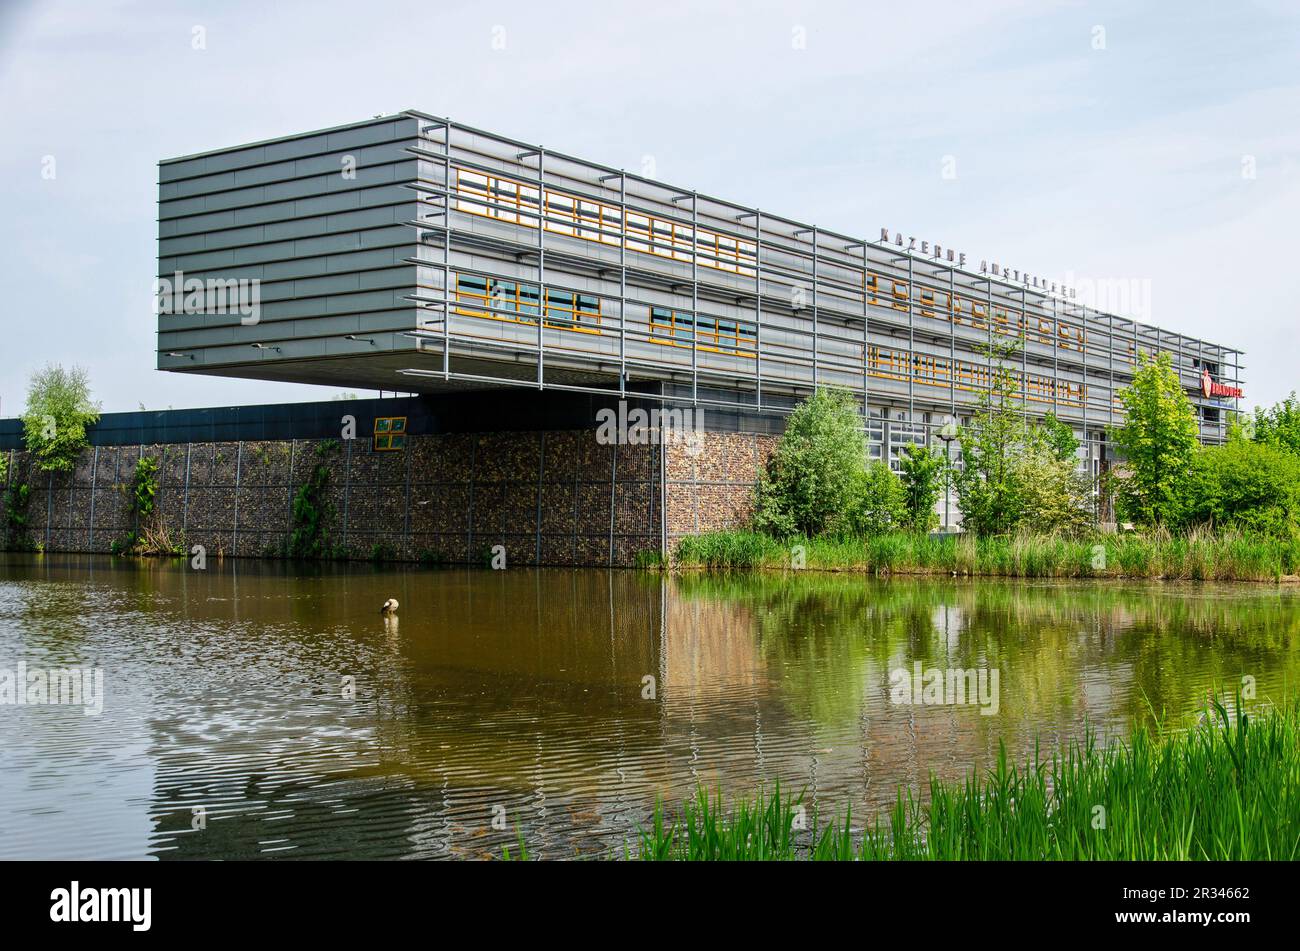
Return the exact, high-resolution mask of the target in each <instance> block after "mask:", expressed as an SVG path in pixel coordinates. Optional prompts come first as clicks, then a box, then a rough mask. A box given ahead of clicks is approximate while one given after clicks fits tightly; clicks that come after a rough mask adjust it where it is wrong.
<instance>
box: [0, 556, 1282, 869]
mask: <svg viewBox="0 0 1300 951" xmlns="http://www.w3.org/2000/svg"><path fill="white" fill-rule="evenodd" d="M389 597H395V598H397V599H398V600H399V601H400V602H401V609H400V614H399V616H398V619H397V620H396V621H388V620H385V619H384V618H382V617H381V616H380V615H379V613H378V609H379V606H380V605H381V604H382V603H383V602H384V600H385V599H386V598H389ZM1298 632H1300V600H1298V599H1297V593H1296V592H1294V591H1293V590H1292V589H1290V588H1277V587H1273V586H1258V587H1256V586H1241V587H1226V586H1173V585H1157V584H1143V585H1127V584H1115V583H1111V582H1089V583H1087V584H1064V583H1029V582H1007V581H960V582H959V581H955V580H949V579H942V580H889V581H882V580H873V579H866V578H861V577H856V576H849V575H816V574H807V573H797V574H792V575H787V576H773V575H766V576H756V577H745V576H724V577H704V576H686V577H680V578H661V577H659V576H658V575H652V574H644V573H638V572H631V571H600V570H576V569H575V570H569V569H552V570H521V571H501V572H494V571H480V570H474V571H470V570H459V569H458V570H445V571H421V570H415V569H409V570H408V569H400V568H383V569H381V568H374V567H370V566H333V565H331V566H322V567H319V568H317V567H313V566H305V567H304V566H297V567H293V566H286V565H282V564H278V563H274V562H254V561H235V560H225V561H210V562H209V563H208V568H207V570H206V571H194V570H191V569H190V568H189V566H188V564H187V563H185V562H183V561H179V560H177V561H163V560H139V561H136V560H114V559H108V558H101V557H95V556H67V555H50V556H44V557H40V556H26V555H3V554H0V669H9V670H13V669H15V668H16V667H17V664H18V663H19V662H25V663H26V664H27V665H28V667H29V668H43V669H57V668H63V667H68V666H74V665H80V666H98V667H100V668H102V669H103V671H104V676H105V685H106V697H105V703H104V711H103V713H102V714H101V715H99V716H87V715H85V714H84V712H83V711H82V710H81V709H80V708H78V707H73V706H54V705H46V706H35V705H32V706H29V705H8V706H0V760H2V762H0V858H74V857H76V858H95V859H99V858H113V859H121V858H125V859H136V858H160V859H165V858H203V859H207V858H250V857H268V858H269V857H304V858H306V857H312V858H323V857H343V858H438V857H479V856H489V855H497V854H500V850H501V847H502V845H504V844H509V843H513V841H514V838H515V836H516V830H518V831H519V832H522V834H523V836H524V838H525V840H526V841H527V842H528V844H529V847H530V850H532V851H533V852H534V853H538V854H541V855H544V856H548V857H565V856H571V855H574V854H579V853H591V852H602V851H604V850H606V849H608V848H610V847H621V845H622V843H623V842H624V841H629V840H632V839H633V838H634V837H635V833H636V828H637V825H638V824H641V823H644V822H645V821H646V819H647V816H648V815H649V813H650V811H651V810H652V808H653V806H654V803H655V801H656V799H660V798H662V799H664V800H668V801H674V800H677V799H679V798H680V797H682V796H684V795H687V794H689V793H690V792H691V791H692V790H693V789H694V788H695V787H696V785H697V784H698V783H704V784H706V785H708V786H710V787H719V788H721V789H722V791H723V792H724V794H727V795H733V794H748V793H750V792H752V791H753V790H754V789H755V788H756V787H758V786H759V785H760V784H770V783H771V782H772V781H773V780H778V779H779V780H780V781H781V783H782V785H783V786H784V787H786V788H790V789H794V790H805V791H806V798H807V801H808V802H809V803H810V805H812V806H814V807H816V808H817V809H819V810H821V811H823V812H836V811H840V810H842V809H843V808H844V807H845V806H848V805H851V806H852V807H853V809H854V813H855V815H859V816H860V815H863V814H864V813H870V812H873V811H877V810H879V809H882V808H887V807H888V805H889V804H890V803H892V801H893V799H894V796H895V791H896V789H897V786H898V784H899V783H908V784H912V785H914V786H916V785H924V783H925V781H926V779H927V777H928V776H929V775H930V773H931V772H932V771H933V772H936V773H938V774H940V775H943V776H947V777H956V776H961V775H963V774H964V773H965V772H966V771H967V770H969V769H971V768H972V767H983V766H987V765H989V764H990V762H991V761H992V759H993V758H994V757H995V756H996V755H997V749H998V744H999V742H1000V741H1005V743H1006V744H1007V746H1008V749H1009V751H1010V752H1011V753H1012V755H1013V756H1014V757H1023V756H1024V755H1026V754H1028V753H1030V752H1031V751H1032V750H1033V744H1034V741H1035V737H1038V738H1040V739H1041V742H1042V743H1043V744H1044V745H1045V746H1052V745H1055V744H1058V743H1061V742H1064V741H1067V740H1069V739H1071V738H1074V737H1078V736H1080V735H1082V733H1083V731H1084V729H1085V724H1091V725H1092V726H1093V727H1094V728H1096V729H1097V730H1100V731H1102V732H1103V733H1104V734H1105V735H1108V736H1120V735H1123V734H1125V733H1127V732H1128V731H1129V730H1131V729H1132V727H1133V725H1134V724H1136V723H1139V722H1144V721H1145V722H1150V721H1151V720H1152V719H1153V718H1154V717H1164V718H1166V719H1168V720H1170V721H1180V720H1182V721H1184V722H1185V721H1186V720H1187V718H1189V717H1194V716H1195V713H1196V711H1197V710H1199V709H1200V708H1201V705H1202V704H1203V702H1204V698H1205V695H1206V692H1207V690H1209V689H1211V688H1215V687H1218V688H1225V687H1226V688H1227V689H1229V690H1231V689H1232V688H1233V687H1235V685H1237V684H1238V683H1240V682H1241V679H1242V678H1243V677H1251V678H1254V684H1255V690H1256V693H1257V696H1258V698H1259V699H1260V700H1265V699H1267V698H1268V697H1281V696H1282V695H1284V694H1286V693H1287V691H1288V690H1289V689H1291V690H1293V689H1294V688H1293V684H1294V681H1295V674H1296V671H1297V667H1298V666H1300V652H1298V651H1297V643H1298V642H1297V634H1298ZM917 662H920V663H921V664H922V665H923V668H924V669H930V668H940V669H946V668H962V669H979V668H983V669H985V670H991V669H996V670H997V671H998V673H999V688H1000V689H999V695H998V709H997V712H996V714H995V715H986V714H984V713H982V712H981V707H980V705H979V704H977V703H968V704H962V705H955V704H936V705H911V704H899V703H895V702H893V700H894V698H892V697H891V690H890V686H891V684H890V672H891V671H893V670H896V669H899V668H903V669H907V670H909V671H910V670H913V669H914V666H913V665H914V664H916V663H917ZM648 678H653V680H652V681H651V680H649V679H648ZM350 685H351V686H353V687H354V690H355V696H352V695H351V694H350V693H349V692H348V688H349V686H350ZM651 688H653V694H654V696H653V698H652V699H651V698H648V697H647V695H648V694H649V693H650V692H651ZM196 809H197V810H199V814H200V815H201V816H203V817H204V818H205V820H206V821H205V823H196V821H195V816H196V813H195V810H196ZM501 816H504V818H505V825H506V827H507V828H506V829H505V830H502V829H500V828H494V825H493V819H494V817H498V822H497V825H498V826H499V825H500V824H501V822H500V819H499V817H501ZM196 824H197V825H200V826H202V827H201V828H195V825H196Z"/></svg>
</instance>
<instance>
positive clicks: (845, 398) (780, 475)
mask: <svg viewBox="0 0 1300 951" xmlns="http://www.w3.org/2000/svg"><path fill="white" fill-rule="evenodd" d="M866 459H867V447H866V440H865V438H864V436H863V433H862V420H861V417H860V416H859V415H858V412H857V408H856V405H855V403H854V400H853V397H852V396H851V395H850V394H849V393H847V392H844V391H841V390H818V391H817V392H816V393H815V394H813V396H812V397H810V398H809V399H808V400H806V401H805V402H803V403H801V404H799V406H798V407H796V409H795V410H794V412H793V413H791V414H790V418H789V420H788V422H787V424H786V429H785V433H784V434H783V435H782V436H781V441H780V442H779V443H778V444H777V447H776V450H775V451H774V452H773V453H772V458H771V459H770V460H769V461H768V465H767V467H766V469H765V470H764V472H763V474H762V475H761V477H760V478H759V482H758V487H757V489H756V490H755V505H754V527H755V528H757V529H759V530H760V531H764V532H767V533H768V534H770V535H773V536H775V537H777V538H786V537H789V536H791V535H796V534H802V535H820V534H822V533H823V532H827V531H836V530H839V529H841V528H842V527H843V522H844V520H845V517H846V513H847V512H848V510H849V507H850V504H851V502H852V500H853V498H854V494H855V492H857V491H858V490H859V489H860V488H861V486H862V484H863V470H864V469H865V467H866Z"/></svg>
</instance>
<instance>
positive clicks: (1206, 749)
mask: <svg viewBox="0 0 1300 951" xmlns="http://www.w3.org/2000/svg"><path fill="white" fill-rule="evenodd" d="M798 806H799V800H798V797H794V798H789V797H782V795H781V793H780V790H779V789H778V790H774V791H773V792H772V793H771V794H770V795H765V794H762V793H760V794H759V795H757V796H756V797H755V798H753V799H751V800H748V801H743V802H737V803H733V804H731V805H730V806H728V807H724V806H723V805H722V803H721V802H720V800H719V798H718V797H710V796H709V795H708V794H707V793H706V792H703V791H701V792H700V793H699V794H698V795H697V797H696V798H695V800H693V801H692V802H689V803H686V804H684V805H683V806H682V808H681V809H680V810H679V814H678V816H677V818H675V819H674V820H672V821H669V820H668V819H666V818H665V816H664V814H663V812H662V810H661V811H659V812H658V813H657V814H656V816H655V817H654V820H653V822H652V823H651V826H650V828H648V829H645V830H643V831H642V833H641V836H640V841H639V842H638V843H637V844H636V847H635V848H629V849H628V851H627V856H628V857H640V858H644V859H650V860H666V861H711V860H714V861H716V860H785V859H813V860H845V859H856V860H895V859H902V860H916V859H931V860H945V859H946V860H953V859H979V860H998V859H1003V860H1016V859H1025V860H1043V859H1066V860H1080V859H1089V860H1098V859H1102V860H1124V861H1131V860H1178V859H1182V860H1187V859H1191V860H1243V859H1270V860H1294V859H1296V858H1298V857H1300V706H1298V705H1296V704H1291V705H1288V706H1286V707H1285V708H1283V709H1281V710H1276V711H1270V712H1267V713H1264V714H1263V715H1261V716H1258V717H1257V718H1248V717H1247V716H1246V715H1245V714H1244V713H1242V712H1240V711H1237V712H1233V711H1230V710H1229V709H1227V708H1225V707H1224V706H1222V705H1219V704H1217V703H1216V704H1215V706H1214V708H1213V709H1212V710H1211V711H1210V712H1209V715H1208V718H1207V720H1206V721H1205V722H1204V723H1202V724H1199V725H1198V726H1197V727H1195V728H1194V729H1192V730H1191V731H1189V732H1185V733H1175V734H1171V735H1164V736H1157V735H1152V734H1150V733H1148V732H1146V731H1144V730H1139V731H1138V732H1136V733H1135V734H1134V735H1133V737H1132V738H1131V739H1130V740H1129V741H1128V742H1127V743H1124V744H1119V745H1114V746H1111V747H1109V748H1106V749H1102V748H1099V747H1098V745H1097V744H1096V743H1095V741H1094V740H1091V739H1090V740H1087V741H1084V742H1081V743H1077V744H1075V745H1074V746H1072V747H1070V748H1069V749H1067V750H1066V751H1065V752H1064V753H1063V754H1061V755H1057V756H1054V757H1053V758H1052V759H1051V760H1050V761H1048V762H1042V761H1039V760H1037V759H1034V760H1031V761H1029V762H1027V763H1025V764H1023V765H1021V766H1014V765H1010V764H1008V762H1007V760H1006V757H1005V752H1004V754H1003V755H1001V756H1000V757H999V760H998V763H997V766H996V767H995V768H994V769H991V770H989V771H987V772H985V773H984V774H983V775H972V776H970V777H969V778H968V779H967V780H966V781H965V782H964V783H962V782H957V783H945V782H941V781H938V780H931V783H930V801H929V803H928V804H925V805H922V804H921V803H920V802H919V801H918V800H917V799H916V798H915V797H914V796H912V795H911V794H910V792H905V791H902V790H900V792H899V798H898V801H897V803H896V805H895V806H894V808H893V810H892V811H891V813H890V814H889V815H888V816H887V817H882V818H881V819H879V820H877V821H876V822H874V823H871V824H869V825H868V826H867V828H865V829H858V830H855V829H854V827H853V822H852V817H851V816H850V815H847V814H846V815H843V816H841V817H840V818H839V820H838V821H836V822H833V823H831V824H829V825H825V826H821V827H818V826H817V823H816V819H815V818H814V817H809V819H808V822H807V827H808V828H807V831H802V832H801V831H796V830H795V829H794V826H795V824H796V817H797V815H798Z"/></svg>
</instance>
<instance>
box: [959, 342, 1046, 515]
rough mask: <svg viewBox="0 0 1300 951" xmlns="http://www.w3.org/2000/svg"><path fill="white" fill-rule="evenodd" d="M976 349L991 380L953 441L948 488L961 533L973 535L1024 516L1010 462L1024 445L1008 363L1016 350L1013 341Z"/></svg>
mask: <svg viewBox="0 0 1300 951" xmlns="http://www.w3.org/2000/svg"><path fill="white" fill-rule="evenodd" d="M981 349H982V350H983V351H984V352H985V353H987V354H988V356H989V362H990V363H991V364H993V367H992V379H991V380H990V385H989V388H988V389H987V390H986V391H985V392H983V393H981V394H980V397H979V402H978V408H977V409H976V411H975V415H974V416H973V417H972V419H971V424H970V425H969V426H963V427H962V430H961V433H960V435H959V437H958V438H959V440H960V443H961V461H962V465H961V470H960V471H959V472H958V473H957V476H956V478H955V479H954V480H953V484H954V486H955V487H956V489H957V499H958V502H959V503H960V505H961V513H962V525H963V526H964V527H965V529H966V530H967V531H969V532H973V533H974V534H976V535H1000V534H1005V533H1006V532H1009V531H1011V530H1012V529H1013V528H1015V527H1016V525H1017V524H1018V523H1019V522H1020V519H1021V515H1022V513H1023V512H1024V505H1025V503H1024V499H1023V498H1022V497H1021V493H1020V490H1019V489H1020V487H1019V483H1018V481H1017V480H1016V479H1015V478H1014V477H1013V476H1014V465H1013V463H1014V462H1015V459H1016V456H1017V455H1018V454H1019V453H1020V452H1021V451H1022V450H1023V448H1024V446H1025V443H1026V442H1027V441H1028V438H1029V425H1028V422H1027V421H1026V419H1025V414H1024V407H1023V405H1022V404H1021V403H1020V401H1019V399H1018V394H1019V387H1018V385H1017V384H1016V378H1015V375H1014V374H1013V373H1012V370H1011V367H1010V366H1009V365H1008V361H1009V360H1010V359H1011V357H1013V356H1014V355H1015V354H1016V353H1017V352H1019V350H1020V343H1019V341H1011V342H1010V343H1005V344H1000V343H994V344H989V345H987V346H985V347H982V348H981Z"/></svg>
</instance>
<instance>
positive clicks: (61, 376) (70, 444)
mask: <svg viewBox="0 0 1300 951" xmlns="http://www.w3.org/2000/svg"><path fill="white" fill-rule="evenodd" d="M98 419H99V405H98V404H97V403H94V402H92V401H91V399H90V381H89V378H88V377H87V375H86V371H85V370H83V369H82V368H81V367H73V368H72V369H71V370H65V369H63V367H61V366H58V365H57V364H49V365H47V366H46V367H45V369H44V370H39V371H37V372H36V373H33V374H32V379H31V384H30V385H29V386H28V390H27V408H26V409H25V410H24V411H23V416H22V420H23V442H24V444H25V445H26V446H27V451H28V452H30V453H31V454H32V459H33V461H34V462H35V464H36V467H37V468H38V469H41V470H43V471H45V472H67V471H69V470H71V469H72V467H73V466H75V465H76V462H77V456H78V455H79V454H80V453H81V450H83V449H85V448H86V446H87V445H88V444H89V443H88V441H87V439H86V427H87V426H89V425H91V424H93V423H95V422H96V421H97V420H98Z"/></svg>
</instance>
